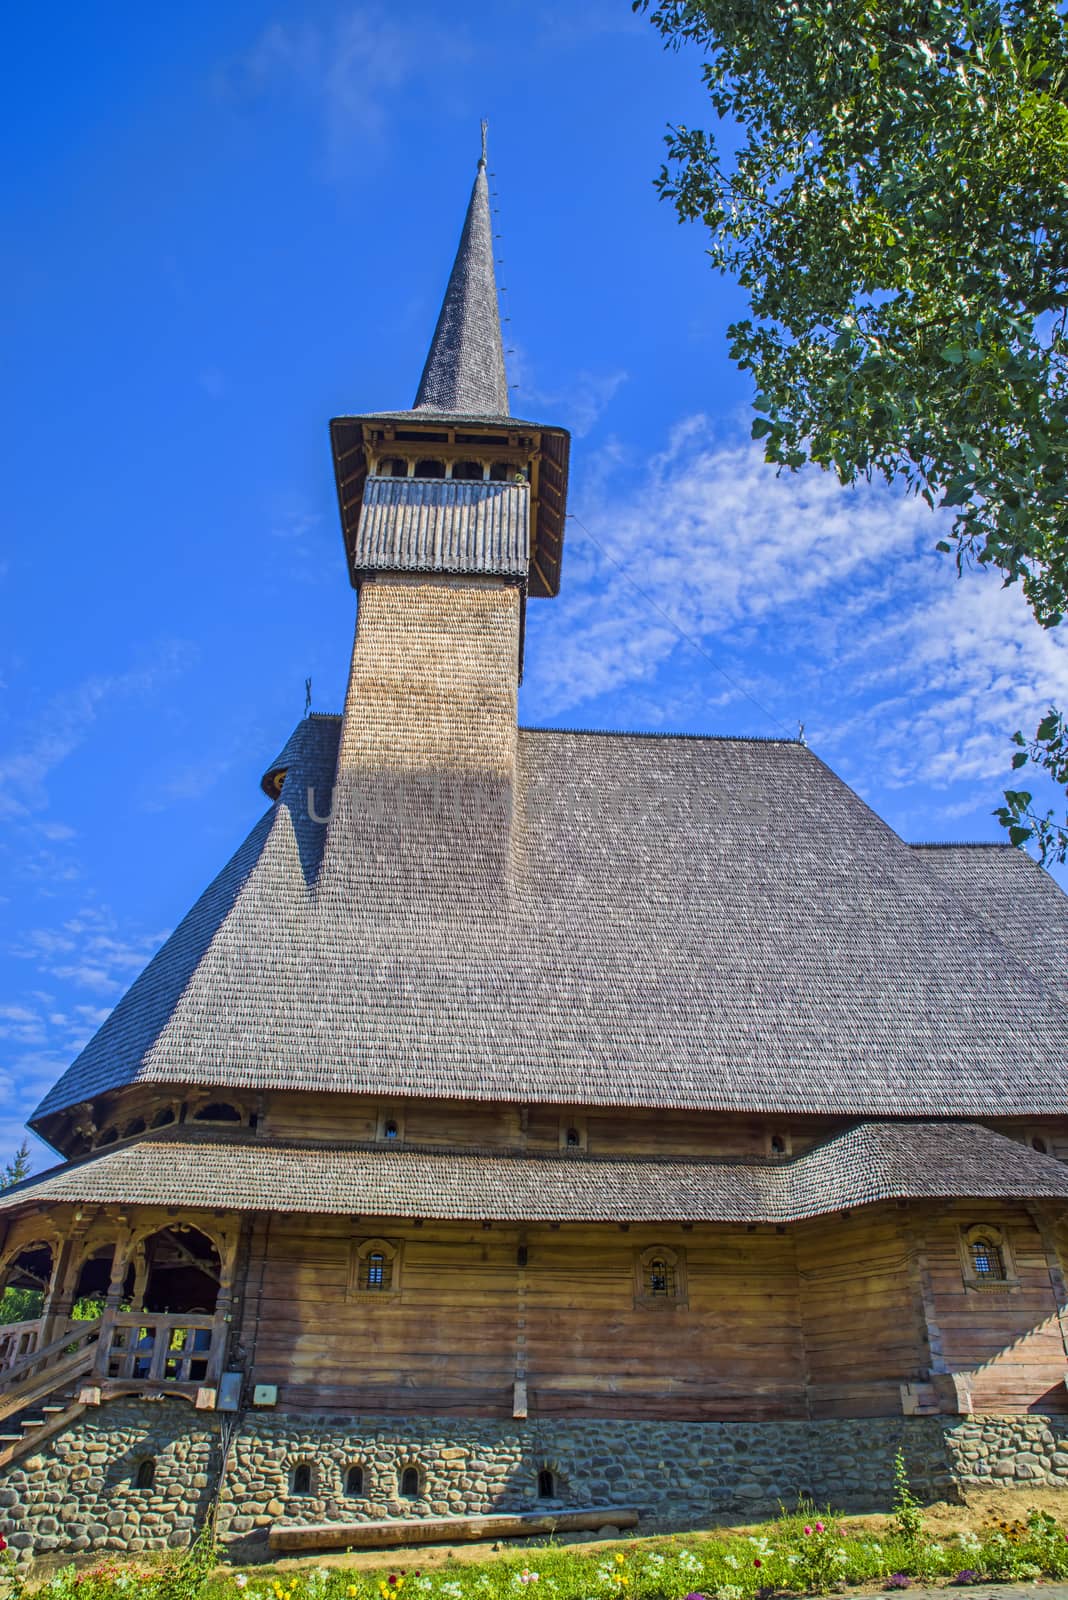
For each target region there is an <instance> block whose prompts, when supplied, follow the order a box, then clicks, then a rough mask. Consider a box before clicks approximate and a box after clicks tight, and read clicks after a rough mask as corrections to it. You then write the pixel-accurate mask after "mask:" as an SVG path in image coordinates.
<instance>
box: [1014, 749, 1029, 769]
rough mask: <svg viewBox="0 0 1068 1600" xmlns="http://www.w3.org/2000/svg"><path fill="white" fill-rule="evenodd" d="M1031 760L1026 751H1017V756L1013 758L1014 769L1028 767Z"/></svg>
mask: <svg viewBox="0 0 1068 1600" xmlns="http://www.w3.org/2000/svg"><path fill="white" fill-rule="evenodd" d="M1029 759H1030V757H1029V756H1028V754H1027V751H1026V750H1017V752H1016V754H1015V755H1014V756H1013V758H1012V764H1013V767H1014V768H1019V767H1026V765H1027V763H1028V761H1029Z"/></svg>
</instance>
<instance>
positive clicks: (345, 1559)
mask: <svg viewBox="0 0 1068 1600" xmlns="http://www.w3.org/2000/svg"><path fill="white" fill-rule="evenodd" d="M1032 1506H1035V1507H1037V1508H1038V1510H1040V1511H1049V1512H1051V1513H1052V1514H1053V1516H1055V1517H1056V1518H1057V1520H1058V1521H1059V1522H1062V1523H1064V1524H1065V1525H1068V1489H1037V1488H1036V1489H1025V1490H1021V1489H977V1490H972V1491H968V1493H967V1495H966V1497H965V1501H964V1503H963V1504H961V1505H953V1504H951V1503H950V1502H949V1501H946V1500H939V1501H937V1502H936V1503H935V1504H934V1505H930V1506H924V1508H923V1517H924V1527H925V1529H926V1531H927V1532H928V1533H929V1534H930V1535H931V1536H932V1537H933V1538H935V1539H941V1538H945V1537H946V1536H948V1535H949V1534H952V1533H964V1532H965V1531H969V1530H970V1531H972V1532H975V1533H978V1532H980V1531H981V1530H982V1528H983V1527H984V1526H986V1525H988V1524H989V1523H990V1522H991V1521H995V1522H996V1521H1001V1520H1004V1521H1008V1522H1011V1521H1013V1520H1015V1519H1016V1518H1017V1517H1026V1515H1027V1512H1028V1511H1029V1510H1030V1509H1031V1507H1032ZM838 1520H839V1521H840V1522H841V1525H842V1526H843V1527H845V1528H846V1529H858V1530H859V1529H861V1528H870V1529H871V1531H872V1532H873V1533H878V1532H881V1531H882V1530H883V1529H884V1528H886V1527H887V1526H888V1524H889V1520H890V1519H889V1517H887V1516H886V1515H879V1516H874V1515H873V1516H843V1517H841V1518H840V1519H838ZM757 1526H762V1525H761V1524H756V1523H730V1524H727V1523H724V1524H721V1525H719V1526H717V1527H715V1528H698V1529H693V1530H690V1531H686V1532H682V1533H670V1534H650V1533H643V1532H642V1530H641V1529H640V1528H638V1529H635V1531H634V1533H633V1534H630V1535H627V1536H625V1537H624V1538H622V1539H621V1540H614V1539H613V1540H588V1539H587V1540H583V1541H582V1547H583V1548H584V1549H588V1550H592V1551H597V1550H608V1549H612V1548H613V1547H614V1546H615V1545H616V1544H617V1543H622V1544H625V1545H628V1544H633V1543H635V1542H637V1541H639V1540H640V1542H641V1543H642V1544H643V1545H645V1544H649V1545H657V1544H659V1545H682V1544H693V1543H695V1542H696V1541H698V1540H701V1539H716V1538H722V1537H723V1536H724V1535H725V1534H728V1533H746V1532H749V1531H751V1530H752V1529H753V1528H755V1527H757ZM548 1542H549V1541H548V1540H546V1539H512V1540H507V1541H503V1542H500V1543H495V1544H490V1543H475V1544H451V1545H444V1544H441V1545H410V1546H409V1547H408V1548H407V1549H403V1550H400V1549H394V1550H392V1551H390V1550H351V1551H344V1552H342V1551H337V1550H334V1551H326V1552H324V1553H323V1554H322V1555H315V1556H311V1555H300V1556H289V1557H286V1556H279V1557H276V1558H275V1559H274V1560H273V1561H272V1562H271V1564H272V1566H276V1567H278V1568H279V1569H280V1570H288V1571H297V1570H299V1569H301V1568H306V1567H317V1566H327V1567H334V1568H353V1569H356V1570H360V1571H374V1570H375V1569H379V1568H388V1569H389V1570H391V1571H396V1572H399V1571H400V1570H401V1568H402V1567H404V1568H407V1570H408V1571H412V1570H413V1569H415V1568H418V1569H420V1570H421V1571H427V1570H429V1569H431V1568H434V1567H440V1566H443V1565H444V1564H446V1563H447V1562H450V1561H454V1562H464V1563H469V1562H476V1561H493V1560H497V1559H507V1558H508V1557H509V1556H514V1555H515V1554H516V1553H517V1552H518V1551H520V1550H526V1549H531V1548H532V1547H537V1546H538V1545H544V1544H546V1543H548ZM555 1542H556V1543H557V1544H561V1545H563V1544H568V1543H571V1542H576V1541H574V1536H571V1537H570V1538H569V1537H568V1536H566V1535H564V1536H561V1537H560V1538H559V1539H558V1540H556V1541H555ZM259 1559H260V1560H262V1561H268V1560H270V1557H269V1556H268V1554H267V1552H266V1550H264V1551H263V1553H262V1555H260V1557H259ZM233 1564H234V1565H235V1566H237V1565H248V1564H249V1557H248V1555H247V1554H246V1555H244V1557H239V1556H238V1555H237V1554H236V1553H235V1556H234V1561H233Z"/></svg>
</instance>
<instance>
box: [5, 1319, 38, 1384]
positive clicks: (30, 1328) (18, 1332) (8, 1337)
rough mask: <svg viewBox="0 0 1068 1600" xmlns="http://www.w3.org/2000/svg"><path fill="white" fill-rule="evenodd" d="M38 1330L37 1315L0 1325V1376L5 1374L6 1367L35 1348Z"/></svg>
mask: <svg viewBox="0 0 1068 1600" xmlns="http://www.w3.org/2000/svg"><path fill="white" fill-rule="evenodd" d="M40 1332H41V1319H40V1318H39V1317H34V1318H33V1319H32V1320H31V1321H28V1322H7V1323H5V1324H4V1325H3V1327H0V1378H3V1376H4V1375H5V1374H6V1372H7V1369H8V1367H10V1366H13V1365H14V1364H15V1362H16V1361H19V1360H21V1358H22V1357H23V1356H26V1355H29V1354H30V1352H31V1350H35V1349H36V1348H37V1340H38V1338H39V1336H40Z"/></svg>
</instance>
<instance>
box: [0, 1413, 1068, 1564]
mask: <svg viewBox="0 0 1068 1600" xmlns="http://www.w3.org/2000/svg"><path fill="white" fill-rule="evenodd" d="M231 1426H232V1427H233V1429H234V1433H233V1438H232V1440H231V1443H230V1447H229V1451H228V1454H227V1459H226V1470H225V1474H224V1481H223V1484H222V1489H221V1493H220V1495H219V1508H218V1531H219V1535H220V1537H221V1538H222V1539H223V1540H224V1541H229V1542H244V1541H246V1540H253V1541H255V1540H257V1539H262V1538H263V1537H264V1536H265V1534H266V1530H267V1529H268V1528H269V1527H270V1526H271V1524H272V1523H273V1522H276V1521H279V1520H283V1521H287V1522H323V1521H336V1520H344V1521H352V1522H360V1521H371V1520H377V1519H380V1518H384V1517H405V1518H407V1517H419V1516H426V1517H429V1516H450V1515H463V1514H465V1513H479V1512H487V1511H529V1510H534V1509H543V1510H549V1509H551V1508H552V1507H553V1506H554V1505H555V1506H558V1507H560V1508H561V1509H562V1508H564V1507H567V1506H582V1505H603V1506H605V1507H606V1514H605V1522H606V1525H611V1509H610V1508H611V1507H612V1506H613V1505H619V1506H625V1505H626V1506H631V1505H633V1506H637V1507H638V1509H639V1511H640V1513H641V1526H642V1529H643V1530H644V1531H650V1530H652V1529H657V1528H668V1527H675V1528H680V1527H686V1526H690V1527H694V1526H700V1525H701V1524H703V1523H704V1522H706V1521H708V1520H709V1519H712V1518H716V1517H722V1516H724V1515H732V1514H733V1515H739V1516H743V1517H745V1518H746V1519H751V1518H756V1517H759V1516H763V1515H767V1514H774V1513H775V1512H776V1511H777V1510H778V1508H779V1506H780V1504H783V1505H787V1506H790V1505H792V1504H794V1503H795V1501H796V1499H797V1497H798V1495H799V1494H807V1495H809V1496H811V1497H812V1498H813V1499H814V1500H815V1501H816V1502H817V1503H819V1504H826V1503H829V1504H832V1505H835V1506H838V1507H840V1508H841V1509H843V1510H871V1509H885V1508H886V1507H887V1506H888V1505H889V1503H890V1500H891V1498H892V1494H893V1468H894V1456H895V1453H896V1451H897V1449H898V1448H899V1447H901V1448H902V1449H903V1450H904V1452H905V1460H906V1465H907V1468H908V1472H909V1476H910V1480H911V1482H912V1485H913V1488H914V1490H915V1492H916V1493H917V1494H918V1495H919V1496H920V1497H921V1498H923V1499H927V1500H932V1499H938V1498H955V1497H956V1495H957V1494H958V1486H960V1485H966V1484H980V1483H981V1484H986V1485H988V1486H989V1485H991V1484H1000V1485H1004V1486H1006V1487H1014V1486H1015V1487H1019V1488H1034V1487H1036V1486H1039V1485H1047V1486H1054V1487H1055V1486H1061V1487H1065V1488H1068V1418H1059V1417H1057V1418H1054V1417H1048V1416H1034V1415H1030V1416H1026V1417H1021V1416H1016V1417H1003V1416H973V1417H961V1418H957V1417H953V1418H950V1417H908V1418H905V1417H898V1418H869V1419H865V1420H859V1421H857V1420H844V1421H827V1422H761V1423H748V1422H689V1423H679V1422H672V1423H645V1422H634V1421H627V1422H617V1421H612V1420H596V1419H594V1420H582V1421H576V1422H571V1421H567V1420H563V1419H554V1420H553V1421H551V1422H536V1421H531V1422H526V1423H518V1422H508V1423H500V1422H493V1421H476V1420H472V1421H467V1422H462V1421H457V1420H456V1419H455V1418H434V1417H385V1416H377V1417H376V1416H365V1417H361V1418H358V1419H352V1420H345V1419H339V1418H337V1417H316V1416H307V1417H299V1418H298V1417H291V1416H285V1415H280V1414H275V1413H270V1414H264V1413H258V1412H254V1413H248V1414H246V1415H245V1416H243V1417H241V1418H236V1417H235V1418H232V1419H230V1418H226V1419H221V1418H220V1417H218V1416H212V1415H210V1414H202V1413H195V1412H191V1411H190V1410H189V1409H188V1407H187V1406H185V1405H184V1404H183V1403H182V1402H177V1401H173V1400H166V1401H163V1400H161V1401H146V1400H123V1401H114V1402H112V1403H110V1404H108V1405H105V1406H103V1407H101V1408H100V1409H99V1410H91V1411H89V1412H87V1413H85V1414H84V1415H83V1416H82V1417H81V1418H80V1419H79V1420H78V1421H77V1422H75V1423H73V1424H72V1425H71V1426H70V1427H69V1428H68V1429H67V1430H66V1431H65V1432H64V1433H62V1434H60V1435H59V1436H58V1437H57V1438H55V1439H53V1440H50V1441H49V1442H48V1443H47V1445H45V1446H43V1447H42V1449H41V1450H40V1452H39V1453H38V1454H36V1455H31V1456H28V1457H24V1458H23V1459H22V1460H20V1461H19V1462H17V1463H16V1464H14V1465H13V1466H12V1467H10V1468H9V1469H8V1470H7V1472H6V1473H5V1474H3V1476H0V1531H2V1532H3V1533H4V1535H5V1537H6V1538H7V1539H8V1542H9V1544H10V1545H11V1546H12V1548H13V1549H14V1550H15V1551H16V1552H17V1553H18V1554H19V1555H20V1556H21V1557H22V1558H26V1559H28V1558H29V1557H30V1556H31V1555H34V1554H48V1553H52V1552H61V1551H71V1552H78V1551H85V1550H90V1549H92V1550H111V1551H116V1552H119V1553H127V1554H136V1553H137V1552H138V1551H142V1550H157V1549H163V1548H168V1547H172V1548H174V1547H180V1546H183V1545H185V1544H187V1543H188V1542H189V1540H190V1539H191V1537H192V1535H193V1533H194V1531H195V1530H196V1529H197V1528H198V1527H199V1526H200V1525H201V1524H202V1523H203V1521H204V1519H205V1517H206V1516H207V1514H208V1512H209V1509H210V1506H211V1501H212V1496H213V1494H214V1492H215V1489H216V1486H217V1484H218V1482H219V1476H220V1471H221V1469H222V1462H223V1454H224V1439H225V1431H226V1430H227V1429H228V1428H229V1427H231ZM146 1462H152V1463H153V1466H152V1468H151V1469H150V1475H151V1477H152V1482H151V1485H150V1486H145V1487H138V1480H139V1474H140V1475H141V1476H142V1477H143V1476H144V1474H145V1470H146V1469H145V1466H144V1464H145V1463H146ZM353 1467H359V1468H360V1469H361V1473H362V1482H361V1486H360V1493H358V1494H350V1493H348V1492H347V1490H348V1488H349V1485H350V1476H349V1475H350V1471H351V1469H352V1468H353ZM407 1467H414V1468H415V1470H416V1473H417V1476H418V1493H415V1494H412V1495H405V1494H403V1493H402V1492H401V1489H402V1478H403V1474H404V1471H405V1468H407ZM300 1468H307V1478H308V1492H307V1493H294V1488H295V1486H296V1485H297V1483H298V1481H299V1478H300V1476H301V1474H300V1473H299V1471H298V1469H300ZM546 1468H548V1469H549V1470H550V1471H551V1472H552V1473H553V1477H554V1482H555V1485H556V1490H557V1498H556V1499H555V1500H552V1501H546V1500H542V1499H539V1498H538V1474H539V1472H541V1471H543V1470H544V1469H546Z"/></svg>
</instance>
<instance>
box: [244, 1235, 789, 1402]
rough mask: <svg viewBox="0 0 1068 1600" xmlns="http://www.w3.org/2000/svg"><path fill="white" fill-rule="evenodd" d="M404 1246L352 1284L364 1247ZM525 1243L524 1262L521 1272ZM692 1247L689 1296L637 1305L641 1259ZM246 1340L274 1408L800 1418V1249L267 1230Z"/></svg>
mask: <svg viewBox="0 0 1068 1600" xmlns="http://www.w3.org/2000/svg"><path fill="white" fill-rule="evenodd" d="M374 1234H378V1235H380V1236H382V1237H384V1238H387V1239H389V1240H394V1241H397V1242H399V1244H400V1246H401V1251H402V1259H401V1265H400V1272H401V1289H400V1292H399V1293H398V1294H390V1295H384V1294H369V1293H366V1292H365V1293H362V1294H360V1293H353V1292H352V1291H351V1290H350V1288H349V1272H350V1252H351V1249H352V1243H353V1241H354V1240H358V1239H361V1238H364V1237H368V1236H372V1235H374ZM521 1243H523V1244H525V1246H526V1250H527V1264H526V1266H525V1267H524V1268H520V1267H519V1266H518V1265H517V1251H518V1249H519V1246H520V1244H521ZM654 1243H655V1244H661V1245H665V1244H666V1245H667V1246H668V1247H669V1248H674V1249H675V1250H677V1251H681V1252H684V1256H685V1266H686V1271H687V1277H688V1304H687V1305H655V1306H649V1305H640V1304H638V1305H636V1304H635V1255H636V1253H637V1252H638V1251H640V1250H641V1249H642V1248H644V1247H645V1246H646V1245H649V1244H654ZM247 1285H248V1286H247V1290H246V1299H245V1305H244V1310H243V1316H242V1319H241V1325H240V1330H239V1339H240V1343H241V1345H242V1346H243V1347H244V1350H245V1353H246V1356H247V1358H248V1359H249V1361H250V1362H251V1364H252V1366H253V1368H254V1375H255V1379H256V1381H257V1382H259V1383H274V1384H277V1385H278V1386H279V1391H280V1392H279V1404H280V1405H282V1406H286V1405H289V1406H295V1407H308V1408H314V1409H317V1410H321V1409H337V1410H347V1411H352V1410H385V1411H393V1412H403V1411H423V1412H427V1411H436V1412H439V1413H446V1414H447V1413H449V1412H462V1413H464V1414H466V1415H492V1416H510V1415H511V1412H512V1402H513V1384H514V1382H515V1380H516V1378H517V1376H520V1377H522V1379H523V1380H524V1381H525V1383H526V1385H527V1394H528V1405H529V1409H530V1412H531V1414H532V1415H535V1414H537V1415H546V1416H547V1415H556V1414H561V1413H570V1414H577V1413H582V1414H586V1415H590V1416H596V1415H600V1416H617V1417H618V1416H633V1417H642V1416H649V1417H692V1418H699V1417H784V1416H794V1417H796V1416H804V1415H805V1414H806V1413H805V1395H804V1364H803V1356H802V1347H801V1329H800V1316H799V1311H798V1303H797V1286H796V1272H795V1265H794V1251H793V1241H792V1240H791V1239H790V1238H789V1237H788V1236H786V1235H785V1234H777V1233H776V1232H775V1231H774V1230H770V1229H769V1230H761V1231H760V1232H756V1233H747V1232H746V1231H745V1230H744V1229H738V1230H736V1231H732V1230H729V1229H713V1228H694V1229H693V1231H692V1232H684V1231H683V1230H682V1229H680V1228H677V1227H676V1228H672V1229H659V1230H653V1229H648V1228H642V1229H631V1230H629V1231H626V1232H624V1231H623V1230H622V1229H620V1228H619V1227H614V1226H613V1227H608V1226H605V1227H599V1228H598V1227H588V1228H587V1227H581V1226H578V1225H566V1224H565V1225H563V1226H561V1227H560V1228H559V1229H552V1228H547V1227H542V1228H530V1229H526V1230H524V1231H522V1232H521V1231H519V1230H517V1229H514V1228H501V1227H496V1226H495V1227H492V1228H482V1227H476V1228H470V1227H463V1226H459V1225H456V1226H449V1225H442V1224H434V1225H432V1224H427V1225H425V1226H424V1227H422V1228H416V1227H413V1226H412V1225H410V1224H407V1225H404V1226H397V1225H391V1224H389V1223H386V1222H382V1223H379V1224H374V1225H365V1224H363V1223H359V1224H354V1223H347V1222H346V1221H345V1220H344V1219H342V1218H329V1219H321V1220H320V1219H316V1220H310V1219H307V1218H303V1219H301V1218H286V1217H275V1218H272V1219H271V1221H270V1223H269V1224H267V1223H266V1222H264V1223H261V1224H257V1231H256V1234H255V1235H254V1237H253V1241H252V1246H251V1251H250V1267H249V1275H248V1280H247Z"/></svg>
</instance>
